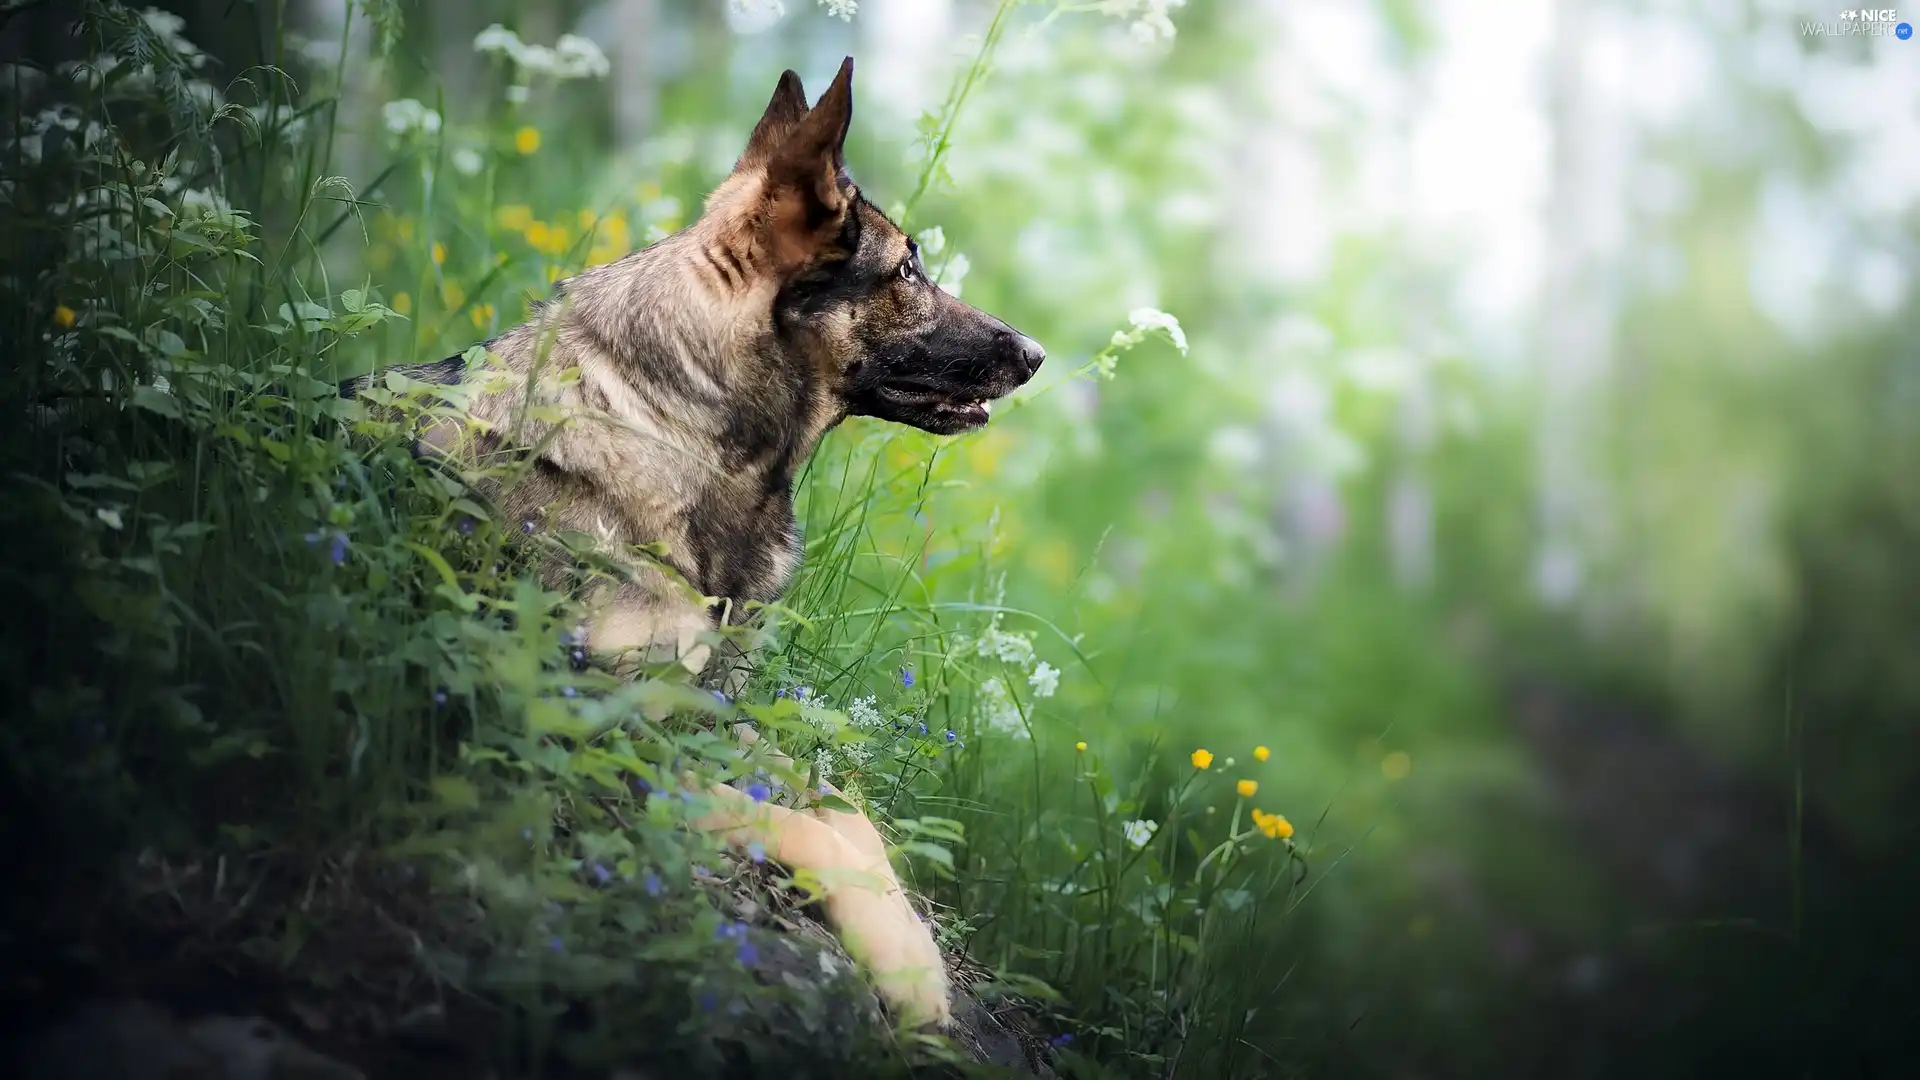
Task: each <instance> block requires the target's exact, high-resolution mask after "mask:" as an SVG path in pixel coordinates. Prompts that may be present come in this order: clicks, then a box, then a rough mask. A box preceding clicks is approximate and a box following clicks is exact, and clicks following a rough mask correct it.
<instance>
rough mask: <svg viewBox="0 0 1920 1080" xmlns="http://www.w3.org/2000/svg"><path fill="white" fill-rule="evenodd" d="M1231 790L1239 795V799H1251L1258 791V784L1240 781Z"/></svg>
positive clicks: (1256, 781)
mask: <svg viewBox="0 0 1920 1080" xmlns="http://www.w3.org/2000/svg"><path fill="white" fill-rule="evenodd" d="M1233 789H1234V790H1235V791H1238V792H1239V793H1240V797H1241V798H1243V799H1251V798H1253V795H1254V792H1257V791H1259V790H1260V782H1259V781H1258V780H1242V781H1240V782H1239V783H1238V784H1235V785H1234V786H1233Z"/></svg>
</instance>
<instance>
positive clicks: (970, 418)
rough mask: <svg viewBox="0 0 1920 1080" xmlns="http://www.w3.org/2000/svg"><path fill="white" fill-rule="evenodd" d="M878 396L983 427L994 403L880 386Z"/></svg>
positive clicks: (916, 388) (968, 396)
mask: <svg viewBox="0 0 1920 1080" xmlns="http://www.w3.org/2000/svg"><path fill="white" fill-rule="evenodd" d="M880 392H881V393H882V394H883V395H885V396H886V397H888V398H890V399H892V400H893V401H895V402H897V403H899V404H901V405H906V406H911V407H918V408H922V409H925V410H927V411H928V412H930V413H933V414H934V415H935V416H942V417H950V418H952V419H954V420H958V421H961V422H963V423H967V424H984V423H986V422H987V419H988V417H989V416H990V415H991V414H992V412H993V401H992V399H990V398H987V397H984V396H976V395H971V394H965V393H961V394H955V393H949V392H947V391H943V390H933V389H929V388H927V387H923V386H883V387H881V388H880Z"/></svg>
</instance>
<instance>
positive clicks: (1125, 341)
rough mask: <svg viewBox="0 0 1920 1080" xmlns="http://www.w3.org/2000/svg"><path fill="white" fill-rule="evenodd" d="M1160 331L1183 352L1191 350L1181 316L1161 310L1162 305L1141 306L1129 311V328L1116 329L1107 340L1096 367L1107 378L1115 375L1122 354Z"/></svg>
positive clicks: (1095, 358)
mask: <svg viewBox="0 0 1920 1080" xmlns="http://www.w3.org/2000/svg"><path fill="white" fill-rule="evenodd" d="M1154 333H1160V334H1165V335H1166V336H1167V340H1168V341H1171V342H1172V343H1173V347H1174V348H1176V349H1179V350H1180V352H1181V354H1182V355H1185V354H1186V351H1187V332H1186V331H1185V330H1184V329H1182V328H1181V326H1180V320H1179V319H1176V318H1174V317H1173V316H1171V315H1169V314H1167V313H1166V312H1164V311H1161V310H1160V309H1159V308H1152V307H1137V308H1134V309H1133V310H1132V311H1130V312H1128V313H1127V328H1126V329H1125V330H1115V331H1114V332H1113V337H1112V338H1111V339H1109V340H1108V341H1107V347H1106V348H1104V349H1102V350H1100V353H1099V355H1097V356H1095V357H1094V366H1095V370H1096V371H1097V373H1098V374H1099V376H1100V377H1101V378H1103V379H1111V378H1113V375H1114V372H1115V371H1116V370H1117V369H1118V367H1119V363H1120V354H1121V353H1123V352H1125V351H1127V350H1128V349H1131V348H1133V347H1134V346H1135V345H1138V344H1140V343H1141V342H1143V341H1145V340H1147V335H1148V334H1154Z"/></svg>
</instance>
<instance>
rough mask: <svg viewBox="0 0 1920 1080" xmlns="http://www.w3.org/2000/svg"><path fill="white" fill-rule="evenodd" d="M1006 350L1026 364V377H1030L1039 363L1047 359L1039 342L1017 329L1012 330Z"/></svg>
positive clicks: (1044, 350) (1038, 366) (1045, 351)
mask: <svg viewBox="0 0 1920 1080" xmlns="http://www.w3.org/2000/svg"><path fill="white" fill-rule="evenodd" d="M1007 351H1008V352H1010V353H1012V354H1013V355H1014V356H1015V357H1017V358H1018V359H1019V361H1020V363H1021V364H1023V365H1025V366H1026V369H1027V377H1028V378H1032V377H1033V373H1034V372H1036V371H1039V370H1040V365H1041V364H1042V363H1043V362H1045V360H1046V359H1047V350H1046V349H1044V348H1042V347H1041V345H1040V343H1039V342H1037V341H1035V340H1033V339H1032V338H1030V337H1028V336H1027V335H1025V334H1022V333H1020V332H1018V331H1015V332H1014V335H1013V342H1012V344H1011V345H1010V346H1009V347H1008V349H1007Z"/></svg>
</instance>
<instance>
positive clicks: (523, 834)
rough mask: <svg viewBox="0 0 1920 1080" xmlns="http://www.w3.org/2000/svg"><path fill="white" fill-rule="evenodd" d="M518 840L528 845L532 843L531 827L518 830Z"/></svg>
mask: <svg viewBox="0 0 1920 1080" xmlns="http://www.w3.org/2000/svg"><path fill="white" fill-rule="evenodd" d="M520 839H522V840H525V841H526V842H527V843H529V844H531V843H533V827H532V826H531V825H529V826H528V827H526V828H524V829H521V830H520Z"/></svg>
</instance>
